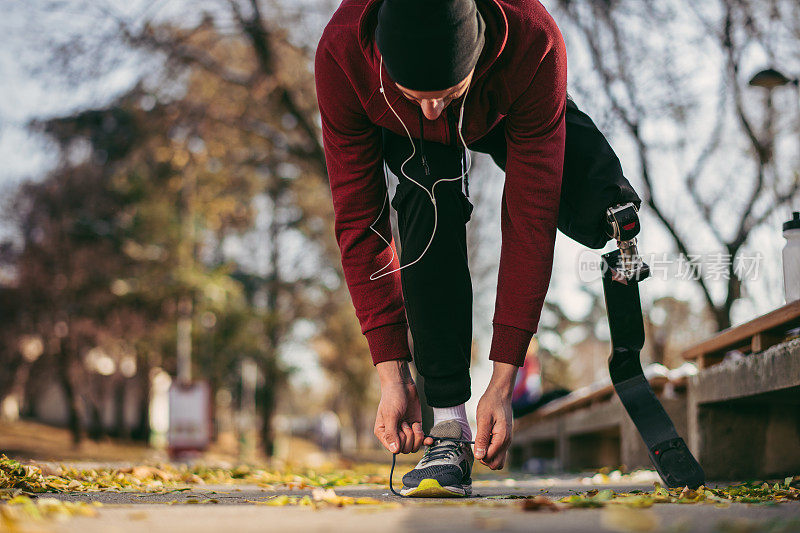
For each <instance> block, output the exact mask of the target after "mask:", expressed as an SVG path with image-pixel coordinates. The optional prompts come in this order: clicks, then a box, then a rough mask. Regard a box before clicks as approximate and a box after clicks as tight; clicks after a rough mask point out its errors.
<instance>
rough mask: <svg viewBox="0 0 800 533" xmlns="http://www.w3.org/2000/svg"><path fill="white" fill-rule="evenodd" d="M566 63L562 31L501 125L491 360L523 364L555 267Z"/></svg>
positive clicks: (552, 36)
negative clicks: (502, 170)
mask: <svg viewBox="0 0 800 533" xmlns="http://www.w3.org/2000/svg"><path fill="white" fill-rule="evenodd" d="M566 87H567V58H566V51H565V47H564V41H563V38H562V37H561V33H560V32H559V31H558V30H557V29H556V30H555V31H554V32H552V33H550V42H549V46H548V47H547V52H546V54H545V55H544V57H543V58H542V59H541V62H540V64H539V66H538V68H537V69H536V73H535V74H534V76H533V79H532V81H531V83H530V85H529V86H528V88H527V90H525V91H524V92H523V94H522V95H521V96H520V97H519V98H517V99H516V101H515V102H514V104H513V105H512V106H511V108H510V110H509V114H508V116H507V119H506V141H507V151H508V152H507V157H508V159H507V162H506V179H505V186H504V188H503V197H502V205H501V208H500V229H501V235H502V244H501V249H500V266H499V273H498V280H497V298H496V301H495V313H494V318H493V320H492V325H493V336H492V345H491V349H490V352H489V359H490V360H492V361H499V362H503V363H511V364H514V365H517V366H522V364H523V363H524V361H525V354H526V352H527V349H528V345H529V344H530V341H531V337H532V336H533V334H534V333H536V330H537V328H538V324H539V316H540V315H541V312H542V306H543V305H544V298H545V294H546V293H547V287H548V285H549V284H550V276H551V273H552V268H553V249H554V246H555V237H556V224H557V218H558V204H559V198H560V193H561V175H562V172H563V166H564V140H565V131H566V130H565V122H564V117H565V111H566Z"/></svg>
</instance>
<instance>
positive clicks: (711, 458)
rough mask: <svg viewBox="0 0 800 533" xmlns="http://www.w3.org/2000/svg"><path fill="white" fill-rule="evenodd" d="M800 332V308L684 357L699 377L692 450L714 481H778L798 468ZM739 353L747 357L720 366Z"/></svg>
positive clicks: (781, 311)
mask: <svg viewBox="0 0 800 533" xmlns="http://www.w3.org/2000/svg"><path fill="white" fill-rule="evenodd" d="M798 327H800V301H797V302H792V303H789V304H787V305H784V306H783V307H780V308H778V309H775V310H774V311H772V312H770V313H767V314H766V315H763V316H760V317H758V318H755V319H753V320H751V321H749V322H746V323H744V324H741V325H739V326H735V327H732V328H728V329H726V330H724V331H721V332H719V333H717V334H716V335H714V336H713V337H711V338H709V339H707V340H705V341H703V342H701V343H699V344H696V345H694V346H692V347H690V348H688V349H687V350H685V351H684V352H683V357H684V358H685V359H691V360H695V361H696V363H697V366H698V367H699V368H700V369H701V370H700V371H699V372H698V374H697V375H696V376H693V377H692V378H691V380H690V382H689V387H688V399H689V401H688V410H689V412H688V420H689V431H688V435H689V438H688V444H689V448H690V449H691V450H692V451H693V452H694V453H695V455H696V457H697V459H698V460H699V461H700V464H701V465H702V466H703V468H704V469H705V472H706V476H707V477H708V478H709V479H715V480H724V479H745V478H756V477H770V476H778V477H780V476H781V475H789V473H794V472H796V471H797V469H798V468H800V426H798V424H797V420H800V341H798V340H796V337H798V335H797V333H798V331H797V328H798ZM793 339H795V340H793ZM733 351H736V352H739V353H741V354H742V355H746V356H747V357H739V358H731V359H730V360H729V361H727V362H725V363H724V364H719V363H722V362H723V359H724V358H725V355H726V354H728V353H730V352H733ZM756 354H757V355H756Z"/></svg>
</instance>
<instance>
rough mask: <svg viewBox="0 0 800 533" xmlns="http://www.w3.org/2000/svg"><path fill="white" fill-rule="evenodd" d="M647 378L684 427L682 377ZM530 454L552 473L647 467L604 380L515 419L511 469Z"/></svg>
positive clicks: (629, 424)
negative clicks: (551, 468) (550, 468)
mask: <svg viewBox="0 0 800 533" xmlns="http://www.w3.org/2000/svg"><path fill="white" fill-rule="evenodd" d="M648 381H649V382H650V385H651V386H652V387H653V390H654V391H655V392H656V395H657V396H659V397H660V398H661V399H662V402H664V407H665V408H666V409H667V411H668V412H669V414H670V416H672V417H673V419H674V420H675V422H676V424H678V426H679V427H680V428H681V431H686V393H685V389H686V386H687V379H686V377H685V376H680V377H675V378H674V379H671V380H670V379H669V378H668V377H667V376H666V375H662V374H655V375H652V376H651V377H650V378H649V379H648ZM667 389H669V390H667ZM531 458H535V459H537V460H539V461H540V462H542V463H547V464H552V465H553V466H554V470H556V471H581V470H585V469H590V468H597V467H601V466H619V465H625V466H626V467H628V468H638V467H648V466H650V459H649V456H648V454H647V449H646V448H645V446H644V443H643V442H642V439H641V437H640V436H639V433H638V431H637V430H636V428H635V426H634V425H633V423H632V422H631V421H630V419H629V417H628V415H627V413H626V412H625V409H624V407H623V406H622V404H621V403H620V401H619V398H617V396H616V393H615V392H614V387H613V386H612V385H611V382H610V381H609V380H605V381H600V382H596V383H593V384H591V385H589V386H586V387H582V388H580V389H577V390H575V391H573V392H571V393H570V394H568V395H567V396H564V397H562V398H558V399H556V400H553V401H552V402H550V403H548V404H546V405H544V406H542V407H541V408H540V409H538V410H536V411H534V412H532V413H530V414H527V415H525V416H522V417H520V418H518V419H516V420H515V421H514V438H513V440H512V448H511V463H512V467H516V468H519V467H524V465H526V462H527V461H528V459H531ZM537 473H543V472H537Z"/></svg>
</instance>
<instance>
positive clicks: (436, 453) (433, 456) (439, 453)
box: [389, 435, 475, 498]
mask: <svg viewBox="0 0 800 533" xmlns="http://www.w3.org/2000/svg"><path fill="white" fill-rule="evenodd" d="M428 437H430V438H432V439H433V444H432V445H431V446H430V447H429V448H428V449H427V450H426V451H425V455H423V456H422V459H423V461H424V462H425V463H427V462H430V461H432V460H434V459H439V458H442V459H443V458H444V457H447V455H449V454H450V453H452V452H453V451H455V449H454V448H449V447H448V449H446V450H437V451H434V452H431V450H432V449H433V447H434V446H436V441H437V440H438V441H450V442H455V443H460V444H475V441H474V440H464V439H454V438H451V437H434V436H433V435H425V438H428ZM429 452H431V453H429ZM425 456H428V460H427V461H425ZM396 464H397V454H396V453H393V454H392V468H391V470H389V490H390V491H392V494H394V495H395V496H400V497H401V498H407V497H408V496H404V495H403V494H400V493H399V492H397V491H396V490H394V487H393V486H392V477H393V476H394V467H395V465H396ZM423 464H424V463H423Z"/></svg>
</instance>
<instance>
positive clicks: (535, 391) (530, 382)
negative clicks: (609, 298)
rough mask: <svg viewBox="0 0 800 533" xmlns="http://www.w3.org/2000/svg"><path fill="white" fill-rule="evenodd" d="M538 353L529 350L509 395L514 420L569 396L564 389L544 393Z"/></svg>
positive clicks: (550, 389)
mask: <svg viewBox="0 0 800 533" xmlns="http://www.w3.org/2000/svg"><path fill="white" fill-rule="evenodd" d="M531 344H533V343H531ZM539 353H540V352H539V350H538V349H533V350H529V351H528V354H527V355H526V356H525V362H524V363H523V365H522V368H520V370H519V372H518V373H517V379H516V382H515V383H514V390H513V391H512V393H511V411H512V412H513V413H514V418H519V417H521V416H524V415H526V414H528V413H532V412H533V411H535V410H537V409H538V408H540V407H542V406H543V405H546V404H547V403H549V402H551V401H553V400H555V399H556V398H560V397H562V396H566V395H567V394H569V391H568V390H566V389H563V388H555V389H554V388H552V386H551V387H550V388H549V390H547V391H545V387H544V385H543V383H542V365H541V362H540V361H539V357H538V354H539Z"/></svg>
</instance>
